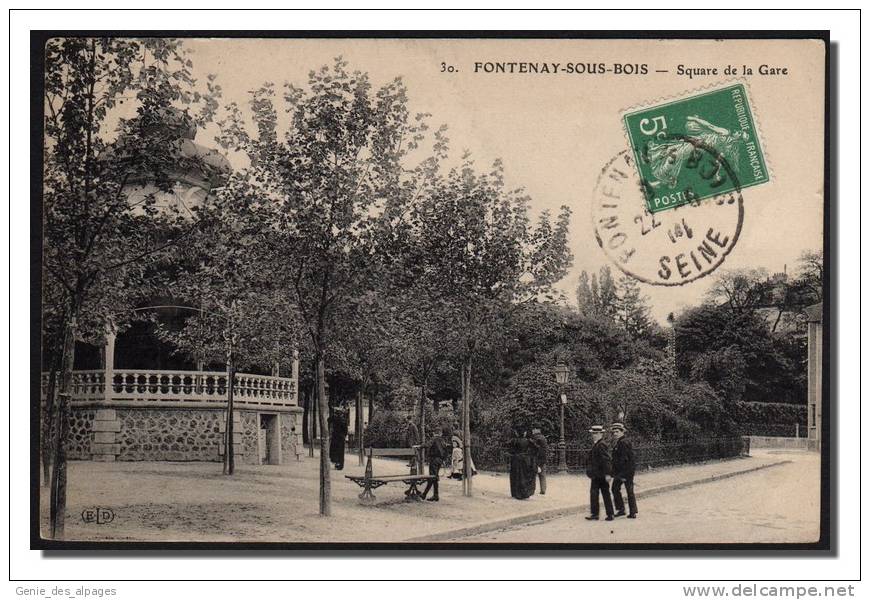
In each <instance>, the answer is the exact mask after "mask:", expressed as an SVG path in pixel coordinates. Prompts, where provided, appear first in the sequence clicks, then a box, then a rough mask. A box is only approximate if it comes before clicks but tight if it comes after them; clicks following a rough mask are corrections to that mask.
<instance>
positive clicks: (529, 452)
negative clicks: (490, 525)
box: [509, 423, 637, 521]
mask: <svg viewBox="0 0 870 600" xmlns="http://www.w3.org/2000/svg"><path fill="white" fill-rule="evenodd" d="M589 433H590V434H592V442H593V443H592V448H591V449H590V450H589V454H588V455H587V457H586V475H587V476H588V477H589V479H590V486H589V509H590V513H591V514H590V515H589V516H588V517H586V518H587V519H588V520H590V521H592V520H597V519H598V518H599V512H600V503H599V496H600V497H601V499H603V500H604V510H605V513H606V515H607V516H606V520H608V521H612V520H613V519H614V518H615V517H622V516H626V514H625V502H624V501H623V498H622V488H623V487H625V494H626V496H627V500H628V515H627V516H628V518H629V519H635V518H637V500H636V499H635V496H634V473H635V469H636V463H635V457H634V449H633V448H632V446H631V442H629V441H628V440H627V439H626V437H625V426H624V425H623V424H622V423H613V424H612V425H611V426H610V433H611V439H612V446H608V444H607V443H606V442H605V441H604V427H602V426H601V425H593V426H592V428H591V429H590V430H589ZM509 452H510V457H511V461H510V463H511V470H510V485H511V496H513V497H514V498H517V499H519V500H524V499H526V498H528V497H530V496H532V495H534V493H535V483H536V479H537V481H539V482H540V492H541V494H546V493H547V475H546V470H547V455H548V447H547V438H546V437H544V436H543V435H542V434H541V430H540V429H537V428H535V429H532V431H531V433H529V432H528V431H519V430H515V431H514V434H513V439H512V440H511V443H510V447H509ZM608 476H612V481H611V482H608V480H607V477H608ZM611 492H612V494H613V496H612V499H611ZM614 504H615V505H616V511H615V512H614Z"/></svg>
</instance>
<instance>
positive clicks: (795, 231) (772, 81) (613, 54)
mask: <svg viewBox="0 0 870 600" xmlns="http://www.w3.org/2000/svg"><path fill="white" fill-rule="evenodd" d="M185 44H186V46H187V47H188V48H189V49H190V50H191V51H192V55H191V58H192V60H193V63H194V74H195V76H197V77H198V78H203V79H204V78H205V75H206V74H208V73H213V74H215V75H217V83H219V84H220V85H221V87H222V89H223V102H224V103H226V102H230V101H235V102H238V103H239V104H245V103H246V101H247V97H248V96H247V95H248V92H249V91H250V90H253V89H255V88H257V87H259V86H260V85H261V84H263V83H264V82H267V81H268V82H273V83H275V84H276V85H277V86H280V85H282V84H283V83H284V82H291V83H294V84H296V85H297V86H301V85H304V84H305V82H306V81H307V77H308V72H309V71H310V70H312V69H316V68H319V67H320V66H322V65H324V64H332V62H333V60H334V58H335V57H336V56H339V55H340V56H342V57H343V58H344V59H345V60H346V61H348V62H349V66H348V68H349V69H350V70H361V71H366V72H368V74H369V77H370V79H371V81H372V83H373V84H374V85H375V86H377V85H380V84H383V83H386V82H387V81H390V80H392V79H393V78H394V77H397V76H401V77H402V78H403V80H404V82H405V83H406V85H407V88H408V95H409V103H410V107H411V110H412V113H414V112H428V113H431V114H432V117H431V118H430V123H431V124H432V125H434V126H437V125H439V124H441V123H446V124H447V125H448V128H449V129H448V135H449V137H450V139H451V146H452V151H453V152H454V153H456V154H457V155H458V154H459V153H460V152H461V151H462V150H468V151H470V152H471V153H472V155H473V156H474V157H475V159H476V161H477V164H478V166H479V167H480V168H481V169H483V168H485V167H488V166H489V165H490V164H491V163H492V161H493V160H495V159H497V158H500V159H502V161H503V162H504V168H505V173H506V183H507V185H508V186H510V187H523V188H525V190H526V191H527V192H528V194H529V195H530V196H531V199H532V201H531V209H532V211H533V212H535V213H537V212H539V211H541V210H545V209H549V210H550V211H551V213H553V214H556V213H557V212H558V210H559V207H560V206H562V205H567V206H569V207H570V208H571V209H572V211H573V216H572V219H571V229H570V238H569V239H570V247H571V251H572V253H573V255H574V262H573V266H572V268H571V269H570V271H569V273H568V275H567V276H566V277H565V278H564V279H563V280H562V281H561V282H560V283H559V284H558V286H557V287H558V289H559V290H560V291H562V292H563V293H564V294H565V297H566V299H567V301H568V302H569V303H571V304H574V303H575V302H576V301H575V292H574V290H575V288H576V282H577V278H578V276H579V274H580V272H581V271H582V270H585V271H588V272H597V271H598V270H599V269H600V268H601V267H602V266H604V265H611V267H612V268H613V270H614V272H616V273H617V274H618V273H619V272H618V270H617V269H616V268H615V267H614V266H613V263H612V262H611V259H610V258H609V257H608V256H607V255H606V254H605V253H604V252H603V251H602V249H601V248H600V247H599V246H598V244H597V243H596V241H595V228H594V223H593V198H594V196H595V188H596V182H597V181H598V177H599V174H600V173H601V172H602V169H603V168H604V167H605V165H606V164H607V163H608V161H610V160H611V159H613V158H614V156H616V155H617V154H619V153H620V152H621V151H624V150H626V149H627V148H628V142H627V138H626V135H625V132H624V130H623V128H622V121H621V114H622V113H623V112H624V111H625V110H626V109H628V108H629V107H633V106H638V105H645V106H648V105H655V103H656V102H658V101H661V99H664V98H669V99H673V98H680V97H685V96H689V95H692V93H693V92H697V91H698V90H700V89H701V88H704V87H705V86H711V85H716V84H720V83H722V82H726V81H731V80H733V76H730V75H726V74H725V68H726V67H727V66H728V65H733V66H734V67H736V70H737V71H738V72H741V71H742V66H743V65H747V66H749V67H750V68H752V69H753V75H751V76H747V77H745V78H743V79H742V81H743V82H744V84H745V85H746V86H747V88H748V92H749V96H750V100H751V111H752V114H753V118H754V119H755V121H756V126H757V128H758V130H759V133H760V136H761V138H762V147H763V154H764V157H765V160H766V162H767V165H768V168H769V170H770V172H771V181H770V182H768V183H765V184H762V185H759V186H757V187H752V188H747V189H745V190H744V191H743V205H744V215H743V223H742V228H741V231H740V236H739V239H738V241H737V242H736V243H735V244H734V248H733V250H732V251H731V253H730V254H729V255H728V256H727V257H726V259H725V260H724V262H723V264H722V265H721V266H720V267H719V268H718V269H717V270H716V271H713V272H712V273H711V274H710V275H708V276H706V277H702V278H700V279H697V280H695V281H693V282H691V283H688V284H686V285H683V286H679V287H663V286H655V285H650V284H648V283H641V290H642V293H643V294H645V295H646V296H648V297H649V300H650V304H651V308H652V315H653V317H654V318H655V319H656V320H658V321H659V322H663V321H664V319H665V317H666V315H667V314H668V313H670V312H672V311H677V312H679V311H680V310H681V309H682V308H684V307H686V306H691V305H694V304H698V303H699V302H701V301H702V299H703V297H704V295H705V293H706V292H707V291H708V289H709V287H710V285H711V283H712V281H713V279H714V276H715V275H716V274H718V273H721V272H724V271H725V270H726V269H739V268H747V267H750V268H765V269H767V270H769V271H770V272H771V273H773V272H779V271H782V269H783V266H784V265H788V269H789V272H792V271H793V269H794V267H795V266H796V262H797V259H798V257H799V255H800V254H801V252H802V251H804V250H808V249H813V250H814V249H820V248H821V247H822V232H823V180H824V170H823V134H824V117H823V115H824V94H823V90H824V46H823V45H822V44H821V43H820V42H815V41H804V40H775V41H773V40H768V41H765V40H718V41H714V40H679V41H677V40H474V39H469V40H423V39H419V40H371V39H369V40H365V39H363V40H327V39H299V40H259V39H190V40H187V41H186V42H185ZM510 63H516V64H515V65H514V66H513V69H514V70H515V71H518V70H519V69H520V66H519V63H532V64H535V65H536V66H537V68H538V70H539V72H538V73H520V72H514V73H510V72H509V70H510V69H511V65H510ZM553 63H558V64H559V66H560V69H561V71H560V72H558V73H542V72H540V71H541V70H542V69H543V67H542V65H543V64H549V65H552V64H553ZM497 64H501V65H502V66H503V70H504V71H505V72H492V73H487V72H486V70H488V69H496V68H498V67H497V66H496V65H497ZM600 64H603V65H604V66H605V68H606V69H611V70H612V69H613V65H615V64H619V65H632V67H629V69H631V68H634V69H635V70H640V68H641V67H640V65H642V64H645V65H647V74H645V75H642V74H631V75H629V74H615V73H613V72H604V73H601V72H597V73H590V72H589V71H598V70H599V68H598V66H599V65H600ZM762 64H766V65H768V66H777V67H780V68H786V69H787V74H782V73H781V72H780V74H777V75H761V74H759V73H758V71H759V66H760V65H762ZM568 65H571V67H568ZM680 65H682V67H683V68H682V69H680ZM451 67H452V69H453V70H452V71H451ZM527 68H528V67H527ZM689 68H692V69H703V70H704V72H705V73H706V74H705V75H693V76H692V77H691V78H690V77H689V76H688V75H685V74H683V75H681V74H679V72H680V71H681V70H682V71H683V73H685V72H686V71H687V70H688V69H689ZM714 68H715V69H716V73H715V74H713V73H711V70H712V69H714ZM566 69H570V70H572V71H573V72H566ZM580 70H584V71H586V72H584V73H578V72H577V71H580ZM696 72H697V71H696ZM213 135H214V131H210V130H205V131H202V132H200V133H199V134H198V137H197V141H198V142H200V143H202V144H204V145H207V146H211V147H214V146H215V143H214V140H213V139H212V138H213ZM671 212H673V211H671ZM664 218H665V219H669V218H671V215H670V214H666V215H664ZM726 221H727V219H726ZM705 226H706V224H705Z"/></svg>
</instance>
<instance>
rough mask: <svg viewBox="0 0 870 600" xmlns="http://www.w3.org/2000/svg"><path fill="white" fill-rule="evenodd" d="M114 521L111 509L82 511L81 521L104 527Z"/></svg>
mask: <svg viewBox="0 0 870 600" xmlns="http://www.w3.org/2000/svg"><path fill="white" fill-rule="evenodd" d="M114 520H115V512H114V511H113V510H112V509H111V508H100V507H99V506H98V507H96V508H86V509H84V510H83V511H82V521H84V522H85V523H96V524H97V525H105V524H106V523H111V522H112V521H114Z"/></svg>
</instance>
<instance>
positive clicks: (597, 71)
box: [474, 62, 649, 75]
mask: <svg viewBox="0 0 870 600" xmlns="http://www.w3.org/2000/svg"><path fill="white" fill-rule="evenodd" d="M474 72H475V73H508V74H516V73H531V74H545V75H547V74H557V73H567V74H569V75H570V74H576V75H601V74H605V73H610V74H613V75H646V74H647V73H649V65H647V64H646V63H613V64H607V63H603V62H568V63H553V62H476V63H474Z"/></svg>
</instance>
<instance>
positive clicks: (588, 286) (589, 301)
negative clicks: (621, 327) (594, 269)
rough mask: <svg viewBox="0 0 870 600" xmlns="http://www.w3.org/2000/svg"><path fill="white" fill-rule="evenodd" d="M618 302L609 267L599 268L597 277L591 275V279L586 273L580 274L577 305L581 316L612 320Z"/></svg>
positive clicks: (614, 316) (617, 294)
mask: <svg viewBox="0 0 870 600" xmlns="http://www.w3.org/2000/svg"><path fill="white" fill-rule="evenodd" d="M618 302H619V293H618V290H617V288H616V283H615V282H614V280H613V273H612V272H611V270H610V267H609V266H607V265H605V266H603V267H601V269H599V270H598V274H597V275H596V274H594V273H593V274H592V277H591V279H590V277H589V274H588V273H586V271H581V272H580V277H579V280H578V285H577V305H578V308H579V310H580V313H581V314H584V315H587V316H599V317H604V318H607V319H614V318H616V313H617V310H618Z"/></svg>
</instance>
